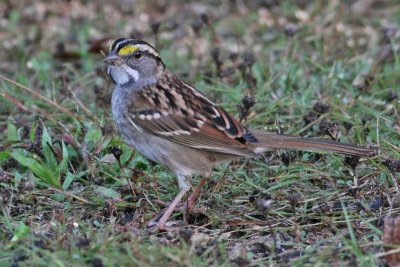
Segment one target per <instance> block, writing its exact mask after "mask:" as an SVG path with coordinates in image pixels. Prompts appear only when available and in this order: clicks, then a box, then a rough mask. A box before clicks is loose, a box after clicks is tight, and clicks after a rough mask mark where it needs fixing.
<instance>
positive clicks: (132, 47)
mask: <svg viewBox="0 0 400 267" xmlns="http://www.w3.org/2000/svg"><path fill="white" fill-rule="evenodd" d="M138 49H139V48H138V47H137V46H135V45H131V44H129V45H126V46H124V47H122V48H121V49H120V50H119V51H118V55H120V56H126V55H130V54H132V53H133V52H135V51H136V50H138Z"/></svg>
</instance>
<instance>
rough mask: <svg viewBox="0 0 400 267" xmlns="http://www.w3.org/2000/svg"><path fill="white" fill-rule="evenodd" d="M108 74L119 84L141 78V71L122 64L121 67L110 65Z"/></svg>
mask: <svg viewBox="0 0 400 267" xmlns="http://www.w3.org/2000/svg"><path fill="white" fill-rule="evenodd" d="M108 74H109V75H110V76H111V77H112V79H113V80H114V81H115V83H117V84H126V83H127V82H129V80H130V79H132V80H133V81H135V82H136V81H137V80H139V72H138V71H137V70H134V69H132V68H130V67H128V66H127V65H122V66H119V67H115V66H109V69H108Z"/></svg>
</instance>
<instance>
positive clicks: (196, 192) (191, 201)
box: [186, 175, 210, 214]
mask: <svg viewBox="0 0 400 267" xmlns="http://www.w3.org/2000/svg"><path fill="white" fill-rule="evenodd" d="M209 177H210V175H206V176H204V177H203V179H201V181H200V183H199V184H198V185H197V186H196V188H195V189H194V191H193V192H192V193H191V194H190V196H189V198H188V200H187V201H186V203H187V214H189V212H190V211H191V210H192V208H193V207H194V205H195V204H196V201H197V199H198V198H199V195H200V193H201V189H203V186H204V184H205V183H206V182H207V179H208V178H209Z"/></svg>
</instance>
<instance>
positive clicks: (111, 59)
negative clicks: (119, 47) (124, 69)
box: [103, 51, 121, 65]
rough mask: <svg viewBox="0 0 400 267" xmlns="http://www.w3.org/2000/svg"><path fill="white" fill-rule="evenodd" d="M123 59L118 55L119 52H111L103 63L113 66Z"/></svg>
mask: <svg viewBox="0 0 400 267" xmlns="http://www.w3.org/2000/svg"><path fill="white" fill-rule="evenodd" d="M120 59H121V58H120V57H119V55H118V54H117V52H115V51H111V52H110V53H108V55H107V56H106V57H105V58H104V59H103V63H105V64H107V65H113V64H115V63H116V62H117V61H119V60H120Z"/></svg>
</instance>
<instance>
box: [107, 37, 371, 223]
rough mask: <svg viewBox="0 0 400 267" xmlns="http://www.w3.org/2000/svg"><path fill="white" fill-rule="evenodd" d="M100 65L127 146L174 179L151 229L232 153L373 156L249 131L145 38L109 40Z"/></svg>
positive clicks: (344, 146) (349, 147)
mask: <svg viewBox="0 0 400 267" xmlns="http://www.w3.org/2000/svg"><path fill="white" fill-rule="evenodd" d="M103 63H104V64H105V66H106V71H107V74H108V76H109V78H110V80H111V81H112V83H113V84H114V89H113V93H112V98H111V110H112V116H113V119H114V121H115V124H116V128H117V129H118V132H119V133H120V134H121V135H122V137H123V139H124V140H125V142H126V143H127V144H129V145H130V146H133V147H134V148H135V149H136V150H137V151H139V152H140V153H141V154H143V155H144V156H146V157H147V158H149V159H150V160H152V161H155V162H157V163H158V164H160V165H162V166H164V167H165V168H166V169H168V170H169V171H171V172H172V173H174V174H175V175H176V177H177V181H178V185H179V188H180V192H179V193H178V194H177V196H176V197H175V199H174V200H173V201H172V202H171V204H170V205H169V207H168V208H167V209H166V210H165V212H164V213H162V214H161V215H160V216H159V217H158V218H159V219H158V220H157V221H156V222H153V225H152V227H154V229H158V230H162V229H165V223H166V222H167V221H168V219H169V217H170V216H171V214H172V213H173V212H174V210H175V209H176V208H177V206H178V205H179V204H180V202H181V201H182V199H183V198H184V197H185V195H186V194H187V193H188V192H189V191H190V190H191V189H192V177H193V176H194V175H200V176H202V177H203V179H202V180H201V182H200V183H199V185H198V187H197V188H196V189H195V190H194V191H193V192H192V194H191V195H190V196H189V197H188V198H187V201H186V203H187V209H191V208H192V207H193V205H194V204H195V201H196V199H197V198H198V195H199V193H200V191H201V187H202V186H203V185H204V183H205V181H206V179H207V178H208V177H209V176H210V175H211V173H212V170H213V168H214V166H216V165H218V164H221V163H223V162H229V161H231V160H233V159H237V158H243V157H244V158H253V157H260V156H261V155H262V153H264V152H266V151H270V150H277V149H297V150H307V151H321V152H331V153H338V154H343V155H347V156H358V157H371V156H374V155H375V154H376V150H375V149H374V148H373V147H368V146H359V145H357V144H350V143H340V142H335V141H330V140H321V139H313V138H306V137H299V136H291V135H283V134H276V133H271V132H267V131H264V130H257V129H249V128H248V127H246V126H244V125H242V124H241V123H239V121H238V120H237V119H236V118H235V117H234V116H232V115H231V114H229V113H228V112H227V111H226V110H224V109H223V108H222V107H220V106H218V105H217V104H216V103H214V102H213V101H211V100H210V99H209V98H207V96H206V95H205V94H203V93H202V92H201V91H199V90H197V89H196V88H195V87H194V86H192V85H190V84H189V83H187V82H185V81H183V80H182V79H180V78H178V77H177V76H175V75H174V74H173V73H172V72H171V71H170V70H169V69H168V68H167V66H166V65H165V64H164V62H163V60H162V59H161V57H160V55H159V53H158V51H157V50H156V49H155V48H154V47H153V46H151V45H150V44H149V43H147V42H145V41H143V40H139V39H130V38H119V39H116V40H115V41H113V42H112V44H111V45H110V47H109V51H108V54H107V55H105V58H104V59H103Z"/></svg>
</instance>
